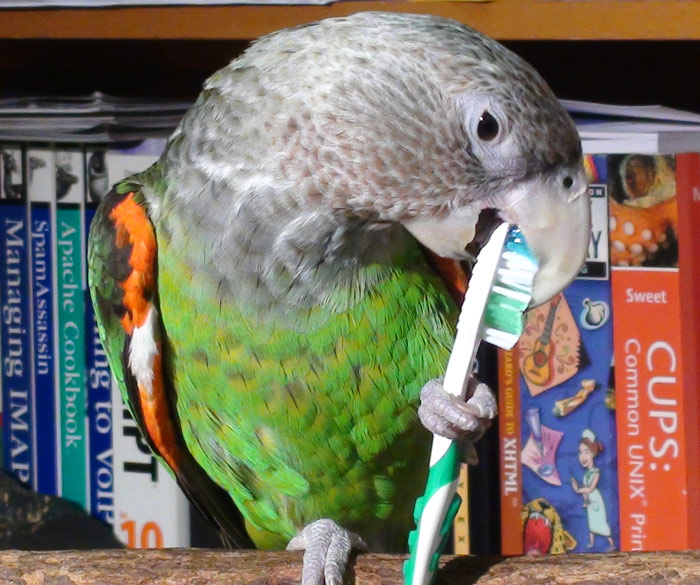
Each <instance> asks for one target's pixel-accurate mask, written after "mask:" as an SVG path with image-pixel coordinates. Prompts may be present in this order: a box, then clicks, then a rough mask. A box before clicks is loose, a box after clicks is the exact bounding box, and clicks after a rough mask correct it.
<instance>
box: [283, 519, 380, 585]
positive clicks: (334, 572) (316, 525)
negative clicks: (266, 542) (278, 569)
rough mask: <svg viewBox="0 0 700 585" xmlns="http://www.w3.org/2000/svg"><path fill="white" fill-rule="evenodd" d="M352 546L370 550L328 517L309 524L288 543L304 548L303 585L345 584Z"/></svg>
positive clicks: (295, 548) (292, 546)
mask: <svg viewBox="0 0 700 585" xmlns="http://www.w3.org/2000/svg"><path fill="white" fill-rule="evenodd" d="M352 549H356V550H367V544H365V541H364V540H362V538H360V537H359V536H358V535H357V534H354V533H353V532H350V531H348V530H345V529H344V528H341V527H340V526H338V525H337V524H336V523H335V522H333V520H330V519H328V518H322V519H321V520H316V521H315V522H312V523H311V524H307V525H306V526H305V527H304V528H303V529H302V530H301V531H299V534H297V535H296V536H295V537H294V538H292V539H291V540H290V541H289V544H287V550H303V551H304V566H303V568H302V573H301V585H324V583H325V585H342V584H343V574H344V573H345V567H346V565H347V563H348V558H349V557H350V551H351V550H352Z"/></svg>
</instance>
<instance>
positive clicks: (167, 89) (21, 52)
mask: <svg viewBox="0 0 700 585" xmlns="http://www.w3.org/2000/svg"><path fill="white" fill-rule="evenodd" d="M363 10H393V11H402V12H422V13H434V14H439V15H442V16H446V17H450V18H455V19H457V20H460V21H462V22H465V23H468V24H470V25H471V26H474V27H475V28H478V29H479V30H482V31H483V32H485V33H487V34H489V35H491V36H493V37H495V38H497V39H499V40H501V41H503V42H504V43H505V44H507V45H508V46H509V47H510V48H511V49H513V50H514V51H515V52H517V53H519V54H521V55H522V56H523V57H524V58H525V59H526V60H528V61H530V62H531V63H532V64H533V65H534V66H535V67H536V68H537V69H538V70H540V72H541V73H542V74H543V76H544V77H545V79H547V81H548V82H549V83H550V85H551V86H552V88H553V89H554V91H555V92H556V93H557V94H558V95H559V96H561V97H564V98H578V99H587V100H591V101H595V100H598V101H608V102H619V103H640V104H641V103H652V102H656V103H664V104H666V105H669V106H675V107H680V108H686V109H691V110H694V109H700V79H699V78H698V76H697V75H693V74H690V73H689V70H690V69H692V67H693V64H694V63H700V0H683V1H675V2H674V1H671V0H622V1H620V0H611V1H605V0H566V1H564V0H494V1H491V2H430V1H429V2H411V1H406V0H394V1H385V2H367V1H360V2H352V1H350V2H336V3H335V4H331V5H328V6H250V5H248V6H245V5H239V6H197V7H192V6H190V7H172V6H171V7H135V8H104V9H44V10H7V9H6V10H0V54H2V55H3V58H2V59H0V96H2V95H8V94H14V93H23V92H24V93H26V92H36V93H40V92H43V93H57V92H63V93H66V92H71V93H80V92H83V93H85V92H89V91H92V90H93V89H95V88H98V89H101V90H102V91H105V92H111V93H115V94H118V95H140V96H145V95H156V96H163V95H172V96H174V97H180V98H193V97H194V96H196V94H197V93H198V92H199V89H200V87H201V83H202V81H203V80H204V79H205V78H206V77H207V76H208V75H209V74H211V73H212V72H213V71H215V70H216V69H218V68H220V67H222V66H223V65H225V64H226V63H227V62H228V61H230V59H231V58H233V57H234V56H235V55H237V54H238V53H240V52H241V51H242V50H243V49H244V48H245V46H246V45H247V41H248V40H250V39H252V38H255V37H257V36H259V35H261V34H264V33H267V32H270V31H273V30H276V29H279V28H283V27H285V26H293V25H298V24H303V23H306V22H311V21H314V20H317V19H321V18H325V17H333V16H342V15H346V14H350V13H353V12H356V11H363ZM145 56H147V57H148V58H144V57H145Z"/></svg>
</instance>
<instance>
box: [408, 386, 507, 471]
mask: <svg viewBox="0 0 700 585" xmlns="http://www.w3.org/2000/svg"><path fill="white" fill-rule="evenodd" d="M467 396H468V399H467V401H466V402H465V401H463V400H461V399H459V398H458V397H456V396H452V395H451V394H448V393H447V392H446V391H445V389H444V388H443V387H442V379H440V378H435V379H433V380H430V381H429V382H428V383H427V384H426V385H425V386H423V388H422V389H421V392H420V399H421V404H420V407H419V408H418V416H419V418H420V420H421V422H422V423H423V426H424V427H425V428H427V429H428V430H429V431H430V432H432V433H435V434H436V435H440V436H443V437H446V438H448V439H452V440H459V441H464V443H465V454H464V455H465V460H466V462H467V463H469V464H470V465H475V464H476V463H478V459H477V457H476V450H475V449H474V443H475V442H476V441H478V440H479V439H480V438H481V437H482V436H483V434H484V433H485V432H486V430H487V429H488V428H489V427H490V426H491V421H492V420H493V419H494V418H495V417H496V413H497V412H498V408H497V404H496V397H495V396H494V394H493V392H492V391H491V389H490V388H489V387H488V386H487V385H486V384H482V383H480V382H478V381H477V380H476V379H475V378H471V379H470V380H469V388H468V391H467Z"/></svg>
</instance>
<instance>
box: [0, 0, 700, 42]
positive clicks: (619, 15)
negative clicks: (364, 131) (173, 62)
mask: <svg viewBox="0 0 700 585" xmlns="http://www.w3.org/2000/svg"><path fill="white" fill-rule="evenodd" d="M361 10H392V11H399V12H430V13H434V14H440V15H442V16H446V17H450V18H455V19H457V20H462V21H463V22H465V23H469V24H471V25H472V26H474V27H476V28H478V29H480V30H482V31H483V32H485V33H487V34H489V35H491V36H494V37H496V38H499V39H511V40H516V39H519V40H532V39H539V40H569V39H581V40H601V39H607V40H611V39H618V40H628V39H638V40H662V39H663V40H670V39H674V40H681V39H686V40H687V39H700V1H697V0H684V1H682V2H672V1H668V0H633V1H629V0H622V1H620V0H615V1H603V0H569V1H557V0H495V1H492V2H410V1H405V0H395V1H386V2H367V1H362V2H337V3H335V4H331V5H329V6H208V7H201V6H200V7H145V8H144V7H138V8H119V9H114V8H110V9H98V10H95V9H87V10H79V9H59V10H12V11H3V12H2V17H1V18H0V37H2V38H54V39H58V38H61V39H94V38H100V39H210V40H213V39H249V38H254V37H257V36H259V35H261V34H264V33H267V32H270V31H273V30H276V29H278V28H282V27H285V26H293V25H297V24H303V23H306V22H311V21H314V20H318V19H320V18H326V17H331V16H343V15H347V14H350V13H352V12H357V11H361Z"/></svg>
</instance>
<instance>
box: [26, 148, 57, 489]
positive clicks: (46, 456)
mask: <svg viewBox="0 0 700 585" xmlns="http://www.w3.org/2000/svg"><path fill="white" fill-rule="evenodd" d="M27 168H28V172H27V190H28V195H29V205H30V210H29V213H30V218H29V221H30V233H31V278H32V280H31V284H32V298H31V302H32V322H33V327H32V347H33V356H32V357H33V369H32V374H33V383H32V395H33V405H34V417H33V418H34V431H35V433H34V444H35V452H36V456H35V462H36V469H35V471H36V474H35V475H36V480H35V481H34V482H33V487H34V488H35V490H36V491H38V492H39V493H42V494H48V495H57V494H58V485H57V484H58V478H59V470H58V463H57V447H58V443H57V440H56V439H57V437H56V364H55V344H54V331H55V327H54V291H55V289H54V269H53V258H54V247H55V243H54V239H55V238H54V230H53V221H52V214H53V210H52V206H53V201H54V193H55V165H54V152H53V150H52V149H51V148H48V147H44V148H39V147H29V148H28V149H27Z"/></svg>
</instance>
